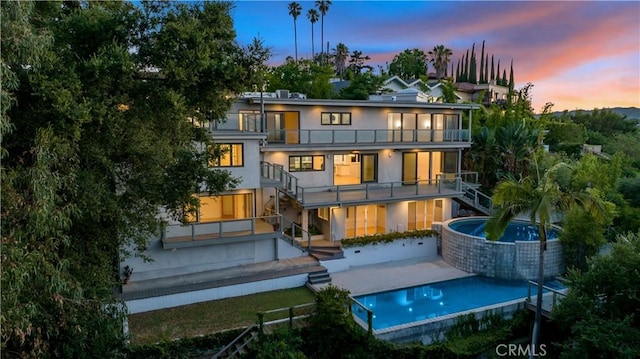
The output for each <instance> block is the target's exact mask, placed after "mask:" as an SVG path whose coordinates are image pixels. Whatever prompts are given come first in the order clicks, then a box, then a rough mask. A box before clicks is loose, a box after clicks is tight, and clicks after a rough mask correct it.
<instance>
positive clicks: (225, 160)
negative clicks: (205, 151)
mask: <svg viewBox="0 0 640 359" xmlns="http://www.w3.org/2000/svg"><path fill="white" fill-rule="evenodd" d="M242 146H243V145H242V143H221V144H219V145H217V146H216V145H214V146H211V147H209V156H210V157H209V167H242V166H243V165H244V161H243V158H242V157H243V156H242V155H243V147H242Z"/></svg>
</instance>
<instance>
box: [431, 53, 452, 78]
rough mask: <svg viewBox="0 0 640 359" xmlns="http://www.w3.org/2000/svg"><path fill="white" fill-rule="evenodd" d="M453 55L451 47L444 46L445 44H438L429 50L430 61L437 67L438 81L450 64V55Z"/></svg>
mask: <svg viewBox="0 0 640 359" xmlns="http://www.w3.org/2000/svg"><path fill="white" fill-rule="evenodd" d="M451 55H453V52H452V51H451V49H449V48H446V47H444V45H438V46H435V47H434V48H433V50H431V51H429V57H430V59H429V62H431V63H432V64H433V67H434V68H435V69H436V78H437V79H438V81H440V79H441V78H442V75H444V71H445V69H446V68H447V65H448V64H449V56H451Z"/></svg>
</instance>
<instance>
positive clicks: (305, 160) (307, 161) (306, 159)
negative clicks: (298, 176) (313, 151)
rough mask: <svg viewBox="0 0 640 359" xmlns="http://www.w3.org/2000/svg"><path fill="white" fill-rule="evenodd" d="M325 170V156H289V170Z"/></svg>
mask: <svg viewBox="0 0 640 359" xmlns="http://www.w3.org/2000/svg"><path fill="white" fill-rule="evenodd" d="M303 171H324V156H323V155H319V156H289V172H303Z"/></svg>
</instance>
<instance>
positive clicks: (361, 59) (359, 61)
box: [348, 50, 373, 74]
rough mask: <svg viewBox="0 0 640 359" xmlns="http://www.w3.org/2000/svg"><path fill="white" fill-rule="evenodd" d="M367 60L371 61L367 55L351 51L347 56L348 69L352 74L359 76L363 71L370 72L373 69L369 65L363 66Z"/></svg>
mask: <svg viewBox="0 0 640 359" xmlns="http://www.w3.org/2000/svg"><path fill="white" fill-rule="evenodd" d="M369 60H371V57H369V55H363V54H362V51H359V50H353V52H352V53H351V55H349V66H348V69H349V71H351V72H353V73H354V74H360V73H362V70H364V69H366V70H368V71H372V70H373V67H371V66H370V65H365V61H369Z"/></svg>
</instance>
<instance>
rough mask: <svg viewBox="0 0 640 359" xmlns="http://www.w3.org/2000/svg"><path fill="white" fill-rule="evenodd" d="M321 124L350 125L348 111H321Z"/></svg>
mask: <svg viewBox="0 0 640 359" xmlns="http://www.w3.org/2000/svg"><path fill="white" fill-rule="evenodd" d="M320 123H321V124H323V125H350V124H351V113H350V112H323V113H322V117H321V122H320Z"/></svg>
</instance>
